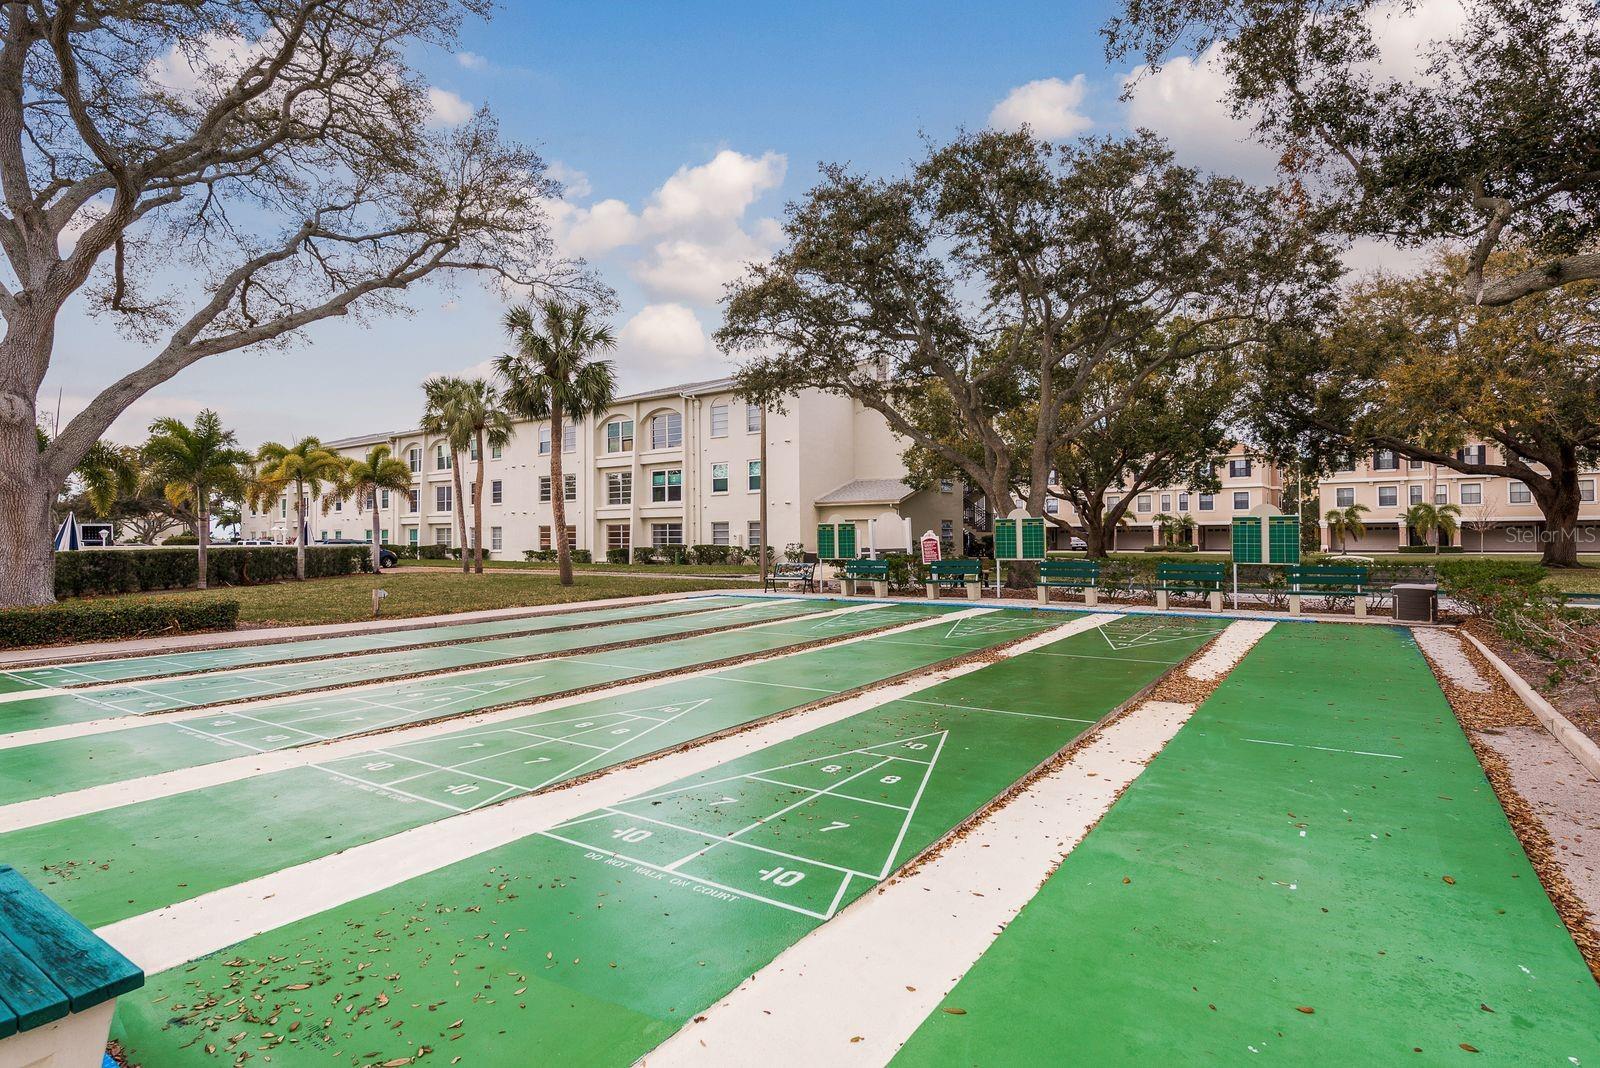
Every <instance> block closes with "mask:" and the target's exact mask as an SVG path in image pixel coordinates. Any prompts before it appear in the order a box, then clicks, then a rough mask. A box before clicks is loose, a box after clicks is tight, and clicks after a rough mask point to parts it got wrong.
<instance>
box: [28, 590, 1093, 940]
mask: <svg viewBox="0 0 1600 1068" xmlns="http://www.w3.org/2000/svg"><path fill="white" fill-rule="evenodd" d="M906 607H907V612H908V613H909V615H907V614H899V615H897V616H896V618H897V619H899V620H900V621H902V622H909V621H910V620H911V619H912V618H915V616H917V615H922V616H932V615H938V614H943V613H944V612H945V611H946V610H942V609H939V608H935V607H932V606H917V605H911V606H906ZM869 614H871V613H869ZM850 618H851V617H850V616H844V617H840V622H843V621H844V620H846V619H850ZM1073 618H1074V616H1073V615H1072V614H1068V613H1049V614H1040V613H1036V612H1029V611H1003V612H996V613H993V614H992V615H985V616H978V617H974V618H970V619H963V620H952V621H951V623H950V625H949V626H944V625H942V624H941V625H938V626H936V627H933V628H928V629H923V630H919V631H913V632H910V633H906V634H889V635H881V636H876V637H869V638H867V639H865V640H864V641H861V642H856V643H852V644H849V645H840V646H824V647H822V648H819V649H814V650H810V651H807V652H803V653H800V654H798V655H796V656H794V657H790V658H786V659H781V660H775V661H771V662H765V663H757V664H750V665H746V666H744V667H735V668H728V669H726V670H724V671H720V672H717V673H715V674H711V675H703V676H700V677H698V678H694V679H685V680H682V681H677V682H662V683H659V684H657V685H655V686H652V687H650V688H649V689H646V690H643V691H639V692H636V693H631V694H622V695H618V696H615V697H606V698H600V699H597V700H593V701H585V702H582V703H580V704H575V705H569V706H567V707H565V708H560V709H551V710H549V711H547V712H541V713H535V714H533V715H527V716H518V717H517V718H515V719H508V720H506V721H504V722H501V723H497V724H494V725H492V726H479V727H473V728H465V729H463V730H460V731H456V732H452V733H449V734H444V735H440V736H437V737H434V738H430V739H426V740H422V741H413V742H406V741H396V742H395V743H394V744H391V745H388V746H384V747H381V748H374V749H372V750H369V751H367V752H364V753H361V754H359V755H356V756H349V757H345V758H343V759H340V760H336V761H332V762H326V763H319V764H315V765H311V766H307V767H300V768H294V769H291V770H288V771H281V772H276V773H273V774H269V775H260V776H256V777H254V778H249V779H243V780H240V781H237V782H231V783H224V784H222V785H219V786H213V787H208V788H206V789H203V790H195V791H193V792H190V793H183V794H176V795H173V796H170V797H163V798H158V799H154V800H150V801H145V802H141V803H139V804H134V805H129V806H126V807H123V808H116V809H110V810H108V811H104V812H97V813H92V814H90V815H86V816H79V817H75V818H73V819H68V820H62V821H59V822H56V823H51V824H45V825H42V826H38V827H33V828H29V829H28V830H24V831H16V832H12V833H10V834H4V835H0V856H3V857H5V858H6V862H7V863H9V864H11V865H13V866H14V867H15V868H16V869H17V870H18V871H20V872H21V873H22V874H23V875H25V876H27V877H28V879H29V880H30V881H32V882H33V884H34V885H35V886H38V887H39V888H40V889H42V890H44V891H45V892H46V893H48V894H49V895H50V896H51V897H53V898H54V899H55V900H56V901H57V902H58V903H59V904H61V905H63V906H65V907H66V908H67V909H68V910H69V911H71V912H72V914H73V915H74V916H76V917H78V919H80V920H82V921H83V922H84V923H87V924H89V925H90V926H100V925H102V924H106V923H110V922H113V921H115V920H119V919H122V918H124V917H127V916H133V915H137V914H139V913H142V912H148V911H150V910H152V909H157V908H160V907H162V906H164V905H169V904H171V903H173V902H175V901H181V900H184V899H186V898H190V897H195V896H197V895H199V894H202V893H205V892H207V891H209V890H214V889H217V888H218V887H222V886H227V885H230V884H233V883H237V882H242V881H244V880H246V879H250V878H254V877H256V876H260V875H265V874H268V873H270V872H273V871H277V870H279V869H282V868H286V867H290V866H292V865H295V864H299V863H303V862H304V861H307V860H311V859H313V858H315V857H319V856H325V855H327V854H329V853H335V852H338V851H340V850H343V849H348V848H350V847H351V846H355V845H359V844H361V843H363V842H368V841H372V840H374V839H377V838H382V837H385V836H387V835H390V834H394V833H396V832H398V831H402V830H405V829H406V828H409V827H415V826H419V825H421V824H424V823H431V822H434V821H436V820H440V819H444V818H446V817H448V816H451V815H455V814H457V813H461V812H466V811H469V810H470V809H474V808H481V807H483V806H485V805H490V804H493V803H495V802H497V801H502V800H505V799H506V798H509V797H513V796H516V795H519V794H524V793H529V792H532V791H535V790H540V789H544V788H546V787H549V786H552V785H556V784H558V783H562V782H566V781H570V780H571V779H573V778H577V777H580V776H584V775H590V774H593V773H595V772H597V771H601V770H603V769H605V768H609V767H614V766H616V765H617V764H621V763H624V762H627V761H629V760H633V759H635V758H637V757H640V756H643V755H646V754H649V753H654V752H658V751H661V750H663V749H669V748H672V747H674V746H677V745H681V744H683V743H684V742H688V741H692V740H694V739H697V738H702V737H705V736H706V735H710V734H715V733H717V732H720V731H724V730H727V729H729V728H732V727H737V726H742V725H744V724H748V723H752V722H755V721H757V720H760V719H763V718H765V717H768V716H773V715H777V714H779V713H781V712H784V711H787V710H789V709H793V708H798V707H800V706H802V705H807V704H810V703H812V702H815V701H818V700H822V699H825V698H829V697H833V696H835V695H837V694H839V693H842V692H844V691H847V690H852V689H855V688H857V687H860V686H865V685H869V684H872V683H876V682H881V681H882V680H884V679H889V678H893V677H894V676H896V675H900V674H904V673H906V672H910V671H917V670H920V669H924V668H927V667H929V666H931V665H935V664H937V663H939V662H940V661H944V660H948V659H950V658H952V657H959V656H963V655H965V654H968V653H971V652H974V651H976V650H980V649H988V648H991V647H993V646H995V645H999V644H1001V643H1004V642H1009V641H1014V640H1016V639H1018V638H1023V637H1027V636H1028V635H1030V634H1034V633H1037V632H1038V631H1039V630H1040V629H1042V628H1047V627H1053V626H1058V625H1060V624H1062V623H1066V622H1070V621H1071V620H1072V619H1073ZM819 622H822V621H819Z"/></svg>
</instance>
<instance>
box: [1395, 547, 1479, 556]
mask: <svg viewBox="0 0 1600 1068" xmlns="http://www.w3.org/2000/svg"><path fill="white" fill-rule="evenodd" d="M1395 552H1397V553H1428V554H1429V555H1433V554H1434V553H1435V552H1437V553H1438V554H1439V555H1441V556H1448V555H1450V554H1451V553H1463V552H1466V550H1465V549H1463V548H1462V547H1461V546H1459V545H1441V546H1439V548H1438V549H1435V548H1434V547H1433V546H1432V545H1401V546H1399V547H1398V548H1396V549H1395Z"/></svg>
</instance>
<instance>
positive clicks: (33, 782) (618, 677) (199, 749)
mask: <svg viewBox="0 0 1600 1068" xmlns="http://www.w3.org/2000/svg"><path fill="white" fill-rule="evenodd" d="M836 608H838V603H837V602H830V601H822V600H814V601H804V602H789V603H786V604H783V605H779V604H777V603H776V602H772V603H769V604H768V605H767V606H766V611H765V613H763V614H764V615H766V616H768V617H769V618H770V617H773V616H778V617H779V621H778V622H773V623H770V624H769V625H766V626H761V627H741V628H739V629H736V630H729V631H723V632H720V633H717V634H704V635H699V636H692V637H686V638H678V639H676V640H673V641H665V642H657V643H654V644H649V645H640V646H637V647H634V648H629V649H610V650H607V651H605V652H603V653H598V654H595V655H592V656H591V655H586V654H584V653H582V652H579V653H576V654H573V655H568V656H563V657H559V658H553V659H549V660H540V661H536V662H532V663H526V664H520V663H519V664H507V665H504V666H501V667H490V668H483V669H480V670H476V671H467V672H461V673H459V674H451V675H443V676H424V677H421V678H414V679H406V680H404V681H401V682H395V683H390V684H388V685H380V686H373V687H369V688H364V689H360V690H352V691H349V692H335V693H331V694H326V695H321V694H308V695H306V696H304V697H299V698H293V699H287V700H282V701H276V702H273V703H270V704H264V705H256V706H251V707H250V708H249V711H248V712H245V711H241V710H239V709H235V708H219V709H217V710H216V711H215V712H214V713H211V714H209V715H202V716H199V717H197V718H189V719H184V720H181V721H177V722H171V723H144V724H140V723H138V722H137V720H135V721H133V722H131V723H130V724H129V726H127V727H125V728H121V729H118V730H114V731H107V732H104V733H100V734H92V735H86V736H83V737H78V738H63V739H60V740H58V741H52V742H41V743H38V744H36V745H23V746H17V747H16V748H13V749H6V750H0V752H3V753H4V759H3V760H0V805H9V804H14V803H16V802H18V801H27V800H31V799H33V798H37V797H46V796H50V795H53V794H61V793H67V792H70V791H72V790H80V789H83V788H85V787H89V786H98V785H102V784H104V783H110V782H120V781H122V780H125V779H134V778H139V777H141V776H145V775H154V774H158V773H160V772H166V771H175V770H177V769H179V768H188V767H196V766H198V765H201V764H210V763H214V762H215V761H218V760H228V759H230V758H233V757H239V756H246V755H248V754H250V753H265V752H270V751H273V750H277V749H292V748H295V747H297V746H303V745H314V744H316V743H317V742H324V741H329V740H331V739H334V738H347V737H350V736H352V735H357V734H368V733H371V732H374V731H381V730H389V729H392V728H395V727H400V726H404V725H407V724H413V723H425V722H429V721H431V720H436V719H443V718H447V717H452V716H459V715H463V714H466V713H468V712H478V711H483V710H485V709H491V708H504V707H507V706H510V705H516V704H523V703H526V702H529V701H534V700H537V699H539V698H542V697H550V696H553V695H555V694H562V693H571V692H573V691H576V690H584V689H589V688H591V687H595V686H608V685H613V684H616V683H619V682H627V681H632V680H634V679H638V678H643V677H648V676H651V675H656V674H660V673H662V672H669V671H681V670H685V669H692V668H696V667H699V666H701V665H705V664H712V663H717V662H720V661H723V660H728V659H732V658H737V657H743V656H753V655H757V654H761V653H769V652H773V651H775V650H779V649H783V648H786V647H788V646H792V645H801V644H805V643H807V642H814V641H818V640H823V639H828V638H833V637H843V636H847V635H850V634H855V633H859V632H862V631H867V630H874V629H876V628H878V627H885V626H892V625H894V624H896V623H906V622H911V621H912V620H915V619H920V618H926V616H927V614H928V612H930V611H936V609H933V608H931V607H922V606H917V605H908V606H888V605H882V606H876V607H874V608H872V609H870V610H867V611H860V612H851V613H846V614H844V615H838V616H824V617H823V618H821V619H816V620H810V619H807V618H806V617H807V616H812V615H817V614H819V613H822V612H827V611H829V610H831V609H836ZM745 618H746V619H747V621H748V622H751V623H754V622H756V621H757V620H756V618H752V617H749V616H747V617H745ZM663 625H666V624H665V623H661V624H632V626H639V627H646V626H650V627H654V626H663ZM600 629H602V630H609V629H610V628H600ZM581 633H585V634H596V633H599V631H598V630H597V631H584V632H581Z"/></svg>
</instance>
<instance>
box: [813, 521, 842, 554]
mask: <svg viewBox="0 0 1600 1068" xmlns="http://www.w3.org/2000/svg"><path fill="white" fill-rule="evenodd" d="M833 533H834V532H833V524H832V523H822V524H819V525H818V526H817V557H818V559H821V560H833V559H837V557H838V554H837V553H836V552H834V539H833Z"/></svg>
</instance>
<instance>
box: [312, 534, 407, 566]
mask: <svg viewBox="0 0 1600 1068" xmlns="http://www.w3.org/2000/svg"><path fill="white" fill-rule="evenodd" d="M317 544H318V545H361V546H364V547H366V548H368V549H370V548H372V543H371V542H370V541H357V540H356V539H354V538H323V539H322V540H321V541H319V542H317ZM399 563H400V558H399V557H398V556H396V555H395V554H394V550H393V549H385V548H383V547H382V546H379V548H378V566H379V567H394V566H396V565H397V564H399Z"/></svg>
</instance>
